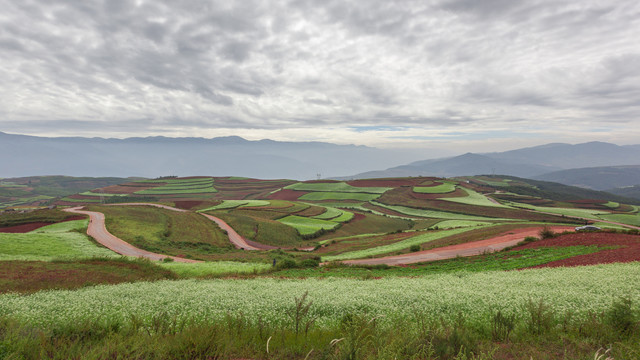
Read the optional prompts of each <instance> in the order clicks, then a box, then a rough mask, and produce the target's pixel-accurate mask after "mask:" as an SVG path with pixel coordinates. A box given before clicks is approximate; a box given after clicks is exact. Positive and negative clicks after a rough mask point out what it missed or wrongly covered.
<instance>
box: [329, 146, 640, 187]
mask: <svg viewBox="0 0 640 360" xmlns="http://www.w3.org/2000/svg"><path fill="white" fill-rule="evenodd" d="M491 174H500V175H511V176H517V177H523V178H532V179H538V180H547V181H554V182H558V183H562V184H566V185H574V186H580V187H584V188H589V189H595V190H612V189H616V188H619V187H628V186H632V185H638V184H640V145H626V146H619V145H615V144H610V143H603V142H589V143H584V144H577V145H570V144H560V143H553V144H546V145H541V146H536V147H530V148H523V149H518V150H511V151H505V152H496V153H487V154H474V153H467V154H464V155H460V156H455V157H450V158H443V159H433V160H421V161H416V162H412V163H409V164H407V165H401V166H396V167H392V168H388V169H386V170H377V171H368V172H364V173H359V174H356V175H352V176H344V177H340V178H338V179H352V178H353V179H362V178H377V177H399V176H419V175H426V176H441V177H453V176H464V175H491Z"/></svg>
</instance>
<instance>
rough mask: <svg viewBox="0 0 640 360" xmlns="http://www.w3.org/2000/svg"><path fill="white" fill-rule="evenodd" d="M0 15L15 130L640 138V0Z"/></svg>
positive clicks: (136, 6)
mask: <svg viewBox="0 0 640 360" xmlns="http://www.w3.org/2000/svg"><path fill="white" fill-rule="evenodd" d="M0 6H2V8H3V14H2V15H0V57H1V58H2V59H3V61H2V62H0V76H1V77H2V79H6V81H3V82H2V83H0V131H1V130H2V129H6V130H12V131H15V132H20V128H22V129H24V131H25V132H26V131H29V132H30V133H34V134H37V133H43V134H45V133H50V132H51V131H52V129H56V128H58V129H63V128H64V129H63V131H64V132H67V133H69V132H72V131H73V129H74V127H75V128H78V129H81V130H82V131H89V130H90V129H91V128H92V127H93V128H94V129H95V131H96V134H100V132H102V131H108V132H111V133H113V134H117V133H118V132H119V131H120V132H122V133H128V132H131V131H132V129H134V128H137V129H139V131H140V132H143V133H164V132H167V133H179V134H184V135H200V134H201V132H200V131H199V130H198V128H199V127H201V128H202V129H206V130H211V129H215V128H237V129H241V128H246V129H265V130H269V129H271V130H273V129H280V128H283V127H286V128H309V127H327V128H330V127H344V128H350V127H357V126H403V125H410V126H425V127H439V128H441V129H446V128H461V127H465V126H472V127H477V128H482V129H491V128H501V129H503V128H504V126H505V124H510V123H513V122H514V121H517V122H518V123H523V124H524V123H526V122H527V121H530V122H531V123H536V122H539V120H540V119H541V118H544V119H545V121H547V122H548V123H549V124H566V123H567V122H570V121H572V120H573V121H583V120H584V119H589V121H591V122H593V123H597V122H598V121H601V122H602V123H607V122H616V123H618V124H628V126H629V127H630V128H633V127H634V126H635V128H637V111H638V108H639V104H638V101H637V99H638V98H640V96H639V95H640V70H638V69H640V66H639V65H640V60H639V59H640V46H639V45H637V41H636V37H637V33H638V32H640V20H638V19H640V5H638V3H637V2H635V1H632V0H621V1H616V2H614V3H604V4H603V3H600V2H598V1H595V0H585V1H581V2H575V1H568V0H567V1H556V0H527V1H517V2H516V1H508V0H489V1H474V0H433V1H429V2H425V1H418V0H402V1H396V2H388V1H381V0H376V1H367V2H358V1H347V2H345V1H337V0H335V1H320V0H290V1H287V0H280V1H269V2H263V1H258V0H248V1H237V2H228V1H188V2H174V1H153V2H150V1H142V2H133V1H127V0H117V1H116V0H103V1H91V2H85V1H63V0H59V1H45V0H24V1H10V0H0ZM58 119H70V120H58ZM131 119H137V120H131ZM20 124H22V125H20ZM54 124H55V125H54ZM123 124H133V125H123ZM134 125H135V126H134ZM550 126H551V125H550ZM621 126H622V125H621ZM119 129H121V130H119ZM61 131H62V130H61ZM620 131H625V129H624V128H621V130H620ZM142 135H144V134H142Z"/></svg>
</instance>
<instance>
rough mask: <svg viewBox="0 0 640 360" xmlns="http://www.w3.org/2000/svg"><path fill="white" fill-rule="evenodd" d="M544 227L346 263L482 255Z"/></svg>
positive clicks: (398, 262) (558, 228)
mask: <svg viewBox="0 0 640 360" xmlns="http://www.w3.org/2000/svg"><path fill="white" fill-rule="evenodd" d="M550 228H551V230H553V231H554V232H563V231H573V230H574V227H572V226H550ZM541 229H542V227H535V228H522V229H516V230H512V231H509V232H508V233H506V234H503V235H500V236H496V237H493V238H491V239H486V240H480V241H473V242H469V243H464V244H458V245H451V246H445V247H441V248H436V249H431V250H425V251H417V252H413V253H409V254H403V255H395V256H385V257H381V258H376V259H360V260H345V261H342V262H343V263H345V264H353V265H381V264H386V265H404V264H414V263H419V262H426V261H435V260H443V259H451V258H455V257H458V256H473V255H480V254H482V253H485V252H494V251H500V250H502V249H504V248H506V247H509V246H514V245H516V244H517V243H519V242H521V241H522V240H524V238H525V237H527V236H537V235H538V233H539V232H540V230H541Z"/></svg>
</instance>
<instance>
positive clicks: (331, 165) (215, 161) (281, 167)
mask: <svg viewBox="0 0 640 360" xmlns="http://www.w3.org/2000/svg"><path fill="white" fill-rule="evenodd" d="M408 158H410V159H412V160H415V159H417V158H419V154H416V153H415V151H404V150H382V149H376V148H371V147H367V146H356V145H336V144H331V143H323V142H280V141H274V140H259V141H250V140H246V139H243V138H241V137H238V136H228V137H219V138H213V139H205V138H168V137H162V136H156V137H146V138H140V137H133V138H127V139H105V138H82V137H63V138H47V137H36V136H27V135H13V134H6V133H1V132H0V163H1V164H2V168H0V177H21V176H33V175H55V174H63V175H72V176H120V177H128V176H143V177H156V176H162V175H185V176H186V175H191V174H202V175H212V176H227V175H233V176H246V177H253V178H266V179H268V178H291V179H311V178H315V177H316V176H317V174H318V173H320V174H322V176H334V175H339V174H344V173H348V172H352V171H366V170H369V169H372V168H375V167H378V166H380V165H386V166H393V165H396V164H397V163H398V162H399V160H398V159H408Z"/></svg>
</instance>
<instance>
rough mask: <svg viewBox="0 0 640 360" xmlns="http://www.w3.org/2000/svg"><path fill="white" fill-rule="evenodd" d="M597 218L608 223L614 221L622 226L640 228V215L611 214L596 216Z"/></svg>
mask: <svg viewBox="0 0 640 360" xmlns="http://www.w3.org/2000/svg"><path fill="white" fill-rule="evenodd" d="M598 217H599V218H601V219H603V220H608V221H615V222H619V223H622V224H627V225H632V226H640V214H611V215H602V214H601V215H598Z"/></svg>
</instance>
